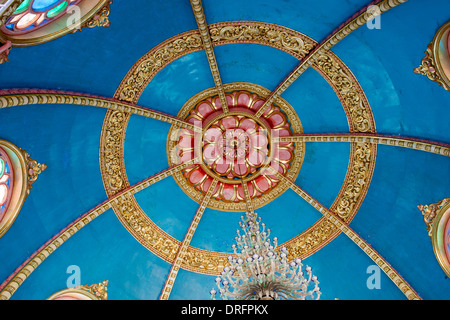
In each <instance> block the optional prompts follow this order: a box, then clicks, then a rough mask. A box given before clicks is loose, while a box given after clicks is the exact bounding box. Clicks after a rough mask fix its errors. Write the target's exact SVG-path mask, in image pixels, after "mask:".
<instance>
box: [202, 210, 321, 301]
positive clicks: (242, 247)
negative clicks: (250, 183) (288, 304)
mask: <svg viewBox="0 0 450 320" xmlns="http://www.w3.org/2000/svg"><path fill="white" fill-rule="evenodd" d="M241 220H242V221H240V222H239V225H240V227H241V229H242V231H243V233H242V232H241V231H240V230H238V231H237V234H238V235H237V236H236V237H235V240H236V244H233V245H232V248H233V250H234V253H235V256H229V257H228V261H229V263H230V266H226V267H225V268H224V269H223V271H222V273H221V275H220V276H219V277H217V278H216V284H217V287H218V289H219V293H220V296H221V297H222V299H224V300H306V299H308V300H309V299H311V300H318V299H319V298H320V295H321V292H320V288H319V286H318V285H319V282H318V281H317V277H316V276H313V275H312V271H311V267H309V266H306V268H305V271H306V275H305V274H304V273H303V271H302V267H303V264H302V260H301V259H299V258H296V259H294V260H292V261H291V262H288V260H287V256H288V250H287V249H286V247H283V248H281V250H280V251H279V252H277V251H276V250H275V248H276V247H277V238H276V237H274V238H273V240H272V242H271V240H270V238H269V236H270V229H266V226H265V224H264V223H261V217H258V216H257V214H256V213H254V212H247V213H246V214H245V217H244V216H242V217H241ZM210 293H211V298H212V299H214V300H215V295H216V293H217V291H216V290H214V289H212V290H211V291H210Z"/></svg>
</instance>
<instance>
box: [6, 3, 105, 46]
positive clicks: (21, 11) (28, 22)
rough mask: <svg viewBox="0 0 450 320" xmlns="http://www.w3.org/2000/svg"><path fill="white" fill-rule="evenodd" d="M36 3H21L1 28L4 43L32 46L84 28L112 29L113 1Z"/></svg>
mask: <svg viewBox="0 0 450 320" xmlns="http://www.w3.org/2000/svg"><path fill="white" fill-rule="evenodd" d="M34 1H35V0H24V1H22V2H21V3H20V5H19V6H18V7H16V9H15V10H14V11H13V12H12V13H11V14H10V15H9V16H8V17H7V18H6V19H5V21H4V23H3V25H0V41H1V42H6V41H7V40H10V41H11V43H12V45H13V46H33V45H38V44H42V43H45V42H48V41H52V40H54V39H57V38H59V37H62V36H65V35H67V34H70V33H74V32H76V31H77V30H81V28H92V27H94V26H109V19H108V15H109V12H110V7H109V6H110V4H111V3H112V1H111V0H92V1H91V0H71V1H63V2H61V1H57V0H48V1H46V2H45V4H46V7H42V4H36V5H35V4H34ZM36 7H37V8H36ZM41 7H42V8H41ZM35 9H36V11H35Z"/></svg>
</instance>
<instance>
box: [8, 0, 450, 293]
mask: <svg viewBox="0 0 450 320" xmlns="http://www.w3.org/2000/svg"><path fill="white" fill-rule="evenodd" d="M367 2H368V1H367V0H348V1H332V0H321V1H312V0H302V1H267V0H257V1H256V0H248V1H235V0H230V1H217V0H204V1H203V3H202V5H203V9H204V15H205V17H206V21H207V23H208V25H209V29H208V30H209V31H210V32H209V35H210V36H211V39H212V40H211V41H213V44H214V49H213V52H214V55H215V63H216V64H217V67H218V72H219V74H220V81H221V83H219V88H220V87H222V88H224V91H225V92H231V91H233V90H247V91H251V92H252V93H255V94H259V95H260V96H263V97H265V98H266V97H268V96H269V94H270V93H271V92H273V91H274V90H275V89H277V88H278V87H279V85H280V84H281V83H283V80H284V79H286V77H287V76H288V75H290V73H291V71H293V70H296V67H297V66H298V65H299V63H300V60H299V59H302V58H304V57H305V56H306V54H307V53H308V52H309V51H311V50H313V48H314V46H316V45H317V44H318V43H320V42H322V40H324V39H326V38H327V37H328V36H329V35H330V34H332V32H333V31H334V30H335V29H336V28H338V27H339V26H340V25H341V24H342V23H343V22H345V21H346V20H347V19H348V18H349V17H351V16H352V15H353V14H355V13H356V12H358V11H359V10H360V9H361V8H363V7H364V6H366V5H367V4H368V3H367ZM193 3H195V1H193ZM110 8H111V12H110V13H109V17H108V19H109V21H110V26H108V27H96V28H92V29H83V30H82V31H81V32H75V33H73V34H68V35H65V36H63V37H60V38H57V39H54V40H52V41H49V42H45V43H42V44H39V45H33V46H24V47H22V46H16V47H13V48H12V50H11V52H10V54H9V61H8V62H5V63H3V64H1V65H0V88H1V89H30V88H33V89H42V90H41V91H40V92H38V91H36V90H34V91H33V90H29V91H22V92H27V93H28V94H38V93H42V94H44V101H43V102H42V103H40V104H29V105H22V106H14V107H11V108H2V109H1V110H0V139H4V140H8V141H10V142H12V143H14V144H15V145H17V146H19V147H20V148H22V149H24V150H26V151H27V152H28V153H30V154H31V156H32V157H33V159H36V160H37V161H39V162H40V163H45V164H46V165H47V166H48V168H47V169H46V170H45V171H44V172H43V173H41V174H40V176H39V178H38V180H37V182H36V183H35V184H34V185H33V189H32V190H31V191H30V195H29V196H28V198H27V199H26V201H25V203H24V205H23V207H22V210H21V212H20V213H19V215H18V216H17V218H16V220H15V222H14V224H13V225H12V226H11V228H10V229H9V230H8V232H7V233H6V234H5V235H4V236H3V237H2V238H0V264H1V266H2V267H1V268H0V283H1V282H3V286H5V285H7V283H8V281H9V280H7V279H8V277H10V276H13V275H15V272H16V271H19V270H20V267H21V265H22V264H23V263H24V262H27V259H29V258H30V257H33V255H34V254H36V253H39V252H41V250H42V249H43V248H44V247H43V245H44V244H48V243H49V242H48V241H49V240H51V239H52V238H53V237H54V236H59V235H60V234H61V233H60V232H61V231H63V232H64V231H67V230H69V229H67V228H70V227H71V224H72V223H73V222H74V221H75V222H76V221H77V219H78V218H80V217H81V216H83V215H85V214H87V216H85V217H83V218H86V219H87V220H86V222H83V226H82V227H80V228H79V229H77V230H76V232H75V233H74V234H73V235H72V236H71V237H70V238H68V239H67V240H65V241H63V242H61V245H60V246H58V247H56V248H57V250H56V248H55V250H51V254H50V255H48V257H47V258H46V259H45V260H44V261H42V263H40V264H39V266H38V267H37V268H36V269H35V270H34V271H33V272H32V273H31V274H30V275H28V276H27V277H26V280H25V281H23V283H22V284H21V285H20V286H19V287H18V288H17V290H16V291H15V292H14V294H13V295H12V296H11V299H46V298H48V297H49V296H51V295H52V294H53V293H55V292H58V291H60V290H62V289H64V288H67V285H68V281H71V279H72V278H71V275H72V273H71V270H73V266H76V267H77V268H79V271H80V282H81V284H83V285H85V284H86V285H87V284H94V283H100V282H102V281H103V280H108V299H112V300H114V299H160V298H161V297H163V293H164V290H165V289H166V288H167V287H168V284H167V279H168V277H169V275H171V274H173V270H174V268H173V266H174V265H176V264H177V263H180V265H181V268H180V269H179V270H178V271H177V273H176V274H175V276H176V277H175V278H174V282H173V285H172V284H171V285H170V291H169V292H170V296H169V295H168V296H167V298H168V299H177V300H181V299H209V298H210V295H209V291H210V289H211V288H213V287H214V286H215V282H214V278H215V277H216V275H217V274H218V272H220V270H219V269H220V267H221V266H223V263H224V262H223V261H224V260H226V257H227V255H229V254H230V253H232V249H231V245H232V244H233V241H234V237H235V235H236V229H237V228H238V227H239V225H238V223H239V220H240V216H241V215H242V211H243V210H241V209H242V208H244V210H245V205H246V204H248V201H246V200H248V199H243V200H242V201H241V204H242V206H243V207H240V208H241V209H239V208H238V209H236V208H235V207H233V206H232V205H224V206H222V207H221V203H224V202H225V203H226V201H224V199H222V200H216V201H215V202H209V203H208V202H207V203H206V208H205V209H204V212H202V215H201V219H200V220H199V222H198V224H197V225H194V226H193V225H192V222H193V221H194V220H193V219H194V217H196V216H198V214H199V212H198V210H199V203H201V202H202V199H203V198H202V197H203V196H204V195H205V192H203V193H199V192H197V193H195V192H196V189H195V187H192V185H189V186H185V185H184V184H183V181H187V180H183V179H184V178H183V176H182V175H181V174H178V173H177V174H173V173H172V172H170V173H169V174H167V176H164V178H163V179H161V180H159V177H160V175H159V174H160V173H161V172H164V170H166V169H168V168H169V167H171V166H172V165H173V163H171V162H170V161H171V160H170V159H169V157H168V149H169V145H170V144H169V143H168V135H169V133H170V132H172V130H173V127H174V126H175V125H176V124H177V122H176V121H177V120H178V118H177V117H180V114H181V113H180V112H182V111H183V110H188V111H190V110H191V109H189V106H190V105H192V106H195V103H196V102H199V101H201V100H202V97H203V98H205V97H208V95H207V94H205V95H204V96H202V95H201V94H200V93H202V92H205V90H208V89H211V88H212V89H214V88H217V86H218V82H217V81H216V82H215V80H217V79H215V78H214V77H213V76H214V75H215V73H214V72H212V69H211V60H208V56H207V55H206V54H205V50H202V49H203V47H202V45H201V40H202V39H201V38H200V36H201V35H202V34H201V32H198V28H199V25H198V24H197V21H196V17H195V15H194V13H193V6H191V3H190V2H189V1H187V0H169V1H145V0H134V1H132V2H130V1H120V0H116V1H114V2H113V3H112V4H111V6H110ZM449 9H450V4H449V3H448V1H447V0H434V1H432V2H431V1H421V0H409V1H407V2H405V3H403V4H400V5H398V6H397V7H395V8H393V9H391V10H389V11H388V12H386V13H383V14H382V15H381V16H380V19H379V23H380V25H379V27H380V28H369V27H367V26H365V25H363V26H361V27H360V28H358V29H357V30H355V31H353V32H352V33H350V34H349V35H348V36H347V37H345V39H342V40H341V41H340V42H339V43H337V44H336V45H335V46H334V47H332V48H331V49H330V51H326V50H325V52H323V53H322V60H319V61H317V62H316V64H315V65H313V67H311V68H307V69H306V70H305V71H304V72H303V73H301V74H300V76H299V77H298V78H297V79H295V81H293V82H292V84H290V85H289V86H288V87H287V88H286V90H285V91H284V92H282V94H280V98H278V97H277V99H283V101H284V102H285V103H286V105H287V107H286V108H285V109H284V110H283V111H284V112H285V113H286V114H288V120H289V123H290V125H291V128H292V130H293V131H294V133H298V134H299V135H298V136H301V133H304V134H307V136H308V135H309V136H312V137H331V136H333V135H334V136H336V135H338V136H339V134H340V136H339V137H336V140H341V139H342V140H343V141H331V140H334V138H329V139H328V140H327V141H317V140H316V141H315V140H314V139H313V138H310V139H309V140H305V139H304V138H302V139H303V140H296V141H297V142H295V143H293V142H292V145H295V146H296V148H297V149H296V150H297V151H296V152H295V154H297V155H298V154H300V156H299V159H298V163H297V164H291V167H290V170H292V171H290V172H291V173H292V174H291V175H290V176H289V180H285V178H281V181H283V183H284V184H283V186H285V188H284V189H283V188H281V189H280V188H279V189H276V190H281V191H278V193H275V194H273V193H270V192H267V194H270V196H267V197H266V198H264V197H262V196H258V197H256V196H255V199H253V200H252V201H254V204H255V206H256V207H257V208H256V212H257V213H258V214H259V215H260V216H261V218H262V220H263V222H265V224H266V225H267V226H268V227H270V229H271V230H272V235H273V236H276V237H278V239H279V240H278V242H279V243H280V244H287V245H288V246H289V247H290V248H291V250H292V251H293V252H294V253H295V254H296V255H299V256H301V257H302V258H303V259H304V263H305V264H307V265H309V266H311V267H312V269H313V272H314V274H315V275H316V276H317V277H318V279H319V281H320V287H321V291H322V297H321V298H322V299H330V300H332V299H336V298H337V299H341V300H346V299H364V300H373V299H393V300H394V299H395V300H397V299H398V300H402V299H408V298H411V297H417V298H421V299H450V280H449V279H448V277H447V276H446V274H445V272H444V271H443V270H442V268H441V267H440V265H439V263H438V261H437V259H436V257H435V255H434V252H433V246H432V242H431V239H430V237H429V236H428V231H427V227H426V224H425V223H424V220H423V216H422V212H421V211H420V210H419V209H418V208H417V206H418V205H420V204H424V205H425V204H430V203H435V202H437V201H440V200H442V199H444V198H448V197H449V193H450V179H449V178H448V177H449V176H450V160H449V157H448V155H447V156H445V155H442V154H436V153H433V152H427V151H422V150H415V149H414V148H405V147H400V146H395V145H390V144H389V143H388V144H385V143H382V142H381V137H385V138H386V137H390V138H392V139H393V140H395V139H399V138H405V139H410V140H408V141H413V139H420V141H422V142H424V143H430V144H433V143H434V145H439V144H441V145H446V146H447V148H448V144H449V143H450V134H449V132H450V122H449V117H448V115H449V111H448V108H449V102H450V95H449V92H448V91H446V90H444V89H443V88H442V87H440V86H439V85H437V84H436V83H435V82H433V81H430V80H429V79H427V77H425V76H422V75H418V74H415V73H414V72H413V70H414V68H416V67H418V66H419V65H420V64H421V59H422V58H423V57H424V51H425V49H426V47H427V45H428V44H429V43H430V42H431V41H432V39H433V37H434V35H435V33H436V32H437V30H438V29H439V27H440V26H442V25H443V24H445V23H446V22H447V21H448V18H449V17H448V12H449ZM230 26H232V27H234V29H233V28H231V29H230V28H229V27H230ZM227 28H228V29H227ZM237 30H238V31H237ZM261 30H263V31H264V30H265V32H266V33H264V34H262V33H259V34H258V33H252V32H257V31H258V32H262V31H261ZM241 31H242V33H240V34H239V32H241ZM244 31H245V32H244ZM267 31H269V32H268V33H267ZM221 32H222V33H221ZM233 32H234V33H233ZM270 32H272V33H270ZM277 37H278V38H277ZM298 39H301V41H303V43H301V44H299V42H294V40H295V41H299V40H298ZM196 41H200V42H196ZM289 41H290V42H289ZM198 43H199V44H200V45H196V44H198ZM308 45H311V47H309V48H308ZM299 46H300V49H301V48H303V49H304V51H302V50H297V49H298V48H299ZM206 52H208V51H206ZM141 58H142V59H141ZM146 59H147V60H146ZM327 59H328V60H327ZM330 59H331V60H330ZM144 61H151V63H161V65H160V66H159V67H158V66H157V67H155V65H152V64H151V63H150V62H149V63H148V64H147V65H146V64H144V63H143V62H144ZM330 61H332V63H331V62H330ZM322 62H323V63H322ZM146 68H147V69H146ZM151 68H153V69H152V71H149V69H151ZM152 72H153V73H152ZM130 79H131V80H130ZM145 80H148V83H147V82H145ZM232 84H234V86H233V85H232ZM55 90H56V91H55ZM127 90H128V91H127ZM133 90H135V91H133ZM349 90H353V91H352V94H353V93H354V94H355V95H358V99H359V100H358V101H357V106H356V108H360V110H359V111H358V110H355V109H354V108H353V107H352V104H351V103H350V102H348V100H346V97H347V98H349V99H350V98H351V97H350V96H349V95H347V96H346V94H347V93H348V92H349ZM62 91H64V92H66V93H65V94H66V95H68V96H69V95H71V94H69V93H67V92H73V95H79V96H81V97H86V96H88V95H92V96H95V97H102V98H101V99H103V98H104V99H112V98H114V99H115V100H103V101H106V102H104V103H105V104H106V105H108V103H111V101H113V102H117V101H118V100H120V101H123V102H124V103H126V104H127V105H128V106H132V107H133V108H135V107H136V106H138V107H142V108H141V109H140V111H139V110H138V109H133V110H131V109H124V110H121V111H120V110H119V109H114V110H113V109H112V107H111V108H110V109H107V108H98V107H95V106H94V104H91V103H90V102H89V101H84V102H83V103H76V102H73V101H74V100H73V99H72V98H71V99H72V100H71V99H67V100H65V101H63V102H62V103H60V104H55V103H53V101H52V100H45V99H46V98H45V94H47V95H52V94H56V93H61V92H62ZM2 92H3V93H5V92H7V91H5V90H3V91H2ZM17 92H19V93H20V92H21V91H17ZM130 92H131V93H130ZM213 92H216V91H214V90H213ZM9 93H11V92H9ZM80 99H81V98H80ZM92 99H94V98H92ZM99 99H100V98H99ZM280 101H281V100H276V101H275V103H277V105H281V103H282V102H280ZM46 102H47V103H46ZM111 104H113V103H111ZM124 105H125V104H124ZM127 105H125V107H126V106H127ZM130 108H131V107H130ZM136 108H137V107H136ZM146 108H148V109H146ZM149 109H151V110H154V111H155V113H151V112H148V110H149ZM118 110H119V111H118ZM130 110H131V112H127V111H130ZM136 110H137V111H136ZM140 112H141V114H139V113H140ZM146 112H148V113H146ZM186 112H187V111H186ZM186 115H187V114H186ZM289 115H290V116H289ZM123 117H124V118H123ZM158 117H159V119H158ZM161 117H166V118H161ZM180 118H182V117H180ZM161 119H162V121H161ZM184 119H185V118H182V120H184ZM296 119H297V120H296ZM183 123H185V122H183ZM349 133H354V134H355V136H356V134H366V136H365V137H366V138H367V139H370V137H372V138H377V139H378V138H379V140H377V141H375V142H373V140H372V141H370V140H366V141H365V142H359V143H357V142H350V140H345V139H343V138H344V137H345V134H349ZM369 134H370V135H371V136H369ZM338 138H339V139H338ZM299 139H300V138H299ZM324 140H325V139H324ZM292 141H294V140H292ZM414 141H418V140H414ZM376 142H379V143H378V144H377V143H376ZM298 148H300V149H298ZM300 158H301V159H300ZM111 159H113V160H111ZM114 159H116V160H117V161H118V162H117V163H115V162H114ZM111 161H112V162H114V165H117V167H115V166H114V165H113V164H111ZM296 161H297V160H296ZM295 166H297V167H295ZM171 168H173V167H171ZM295 170H297V173H295ZM154 175H156V178H155V179H153V180H152V179H150V180H148V178H149V177H152V176H153V177H154ZM120 179H122V180H120ZM146 179H147V180H146ZM142 181H144V186H143V187H142V188H141V189H139V190H134V189H132V188H133V186H135V185H136V184H139V183H141V182H142ZM119 182H120V183H119ZM145 183H147V184H146V185H145ZM185 184H186V183H185ZM130 188H131V191H130ZM205 188H206V190H207V189H208V188H207V187H205ZM129 191H130V192H129ZM197 191H198V190H197ZM120 192H122V195H123V197H118V196H117V194H118V193H120ZM271 192H272V190H271ZM302 192H303V193H302ZM262 194H265V193H264V192H262ZM302 195H303V198H302ZM114 197H115V199H116V200H114V201H111V202H108V199H112V198H114ZM308 197H309V198H308ZM244 198H245V197H244ZM261 199H263V200H261ZM305 199H306V200H305ZM308 199H310V201H308ZM250 202H251V201H250ZM104 203H107V205H106V206H105V210H97V211H95V210H94V211H93V212H94V213H95V215H89V213H90V210H93V209H94V208H98V206H99V205H100V204H104ZM320 208H324V210H323V211H321V210H319V209H320ZM330 212H331V213H330ZM327 214H332V217H337V218H338V219H339V221H340V222H336V223H337V225H338V226H339V227H336V226H337V225H336V224H333V223H331V222H330V221H333V218H331V219H327ZM82 221H83V220H82ZM340 227H348V229H347V230H343V229H340ZM190 230H191V231H193V236H192V239H190V238H189V242H186V235H187V234H188V232H189V231H190ZM361 241H362V242H361ZM362 243H363V244H366V245H367V247H366V248H369V249H363V248H361V244H362ZM183 246H186V248H187V252H188V254H187V255H184V256H181V259H180V254H179V252H181V249H180V248H181V247H183ZM363 246H364V245H363ZM374 257H375V258H374ZM379 259H381V260H379ZM376 261H378V262H379V261H383V262H382V263H381V264H382V265H383V266H384V270H385V271H387V273H388V274H389V275H388V274H386V273H385V272H383V270H381V272H380V273H379V275H380V278H379V281H380V282H379V283H380V287H379V288H371V287H370V285H369V284H368V283H369V282H370V281H372V280H373V278H371V276H373V275H374V273H373V270H374V269H373V268H371V266H374V265H376ZM382 269H383V268H382ZM0 288H2V287H0Z"/></svg>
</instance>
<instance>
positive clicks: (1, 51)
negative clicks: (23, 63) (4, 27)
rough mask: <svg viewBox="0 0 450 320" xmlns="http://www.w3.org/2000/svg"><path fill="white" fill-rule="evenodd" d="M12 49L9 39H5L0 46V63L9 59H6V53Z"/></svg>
mask: <svg viewBox="0 0 450 320" xmlns="http://www.w3.org/2000/svg"><path fill="white" fill-rule="evenodd" d="M11 49H12V45H11V41H9V40H8V41H6V43H5V44H3V45H2V46H1V47H0V64H3V63H5V62H7V61H9V59H8V55H9V53H10V52H11Z"/></svg>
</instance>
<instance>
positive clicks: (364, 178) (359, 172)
mask: <svg viewBox="0 0 450 320" xmlns="http://www.w3.org/2000/svg"><path fill="white" fill-rule="evenodd" d="M353 146H354V148H355V151H354V158H353V165H352V169H351V171H350V172H349V176H348V178H347V179H346V181H347V184H346V186H345V188H344V190H343V193H342V195H341V197H340V199H339V201H338V202H337V204H336V205H335V206H334V207H333V212H335V213H336V214H337V215H338V216H339V217H340V218H342V219H343V220H344V221H347V220H348V219H349V217H350V216H351V214H353V213H354V212H355V206H356V205H357V204H358V203H360V202H361V200H362V199H361V198H362V191H363V190H364V189H366V187H367V185H368V184H369V182H370V178H371V172H372V169H371V168H372V167H373V162H374V160H373V159H374V157H373V153H374V152H375V147H374V145H372V144H370V143H357V144H354V145H353Z"/></svg>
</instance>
